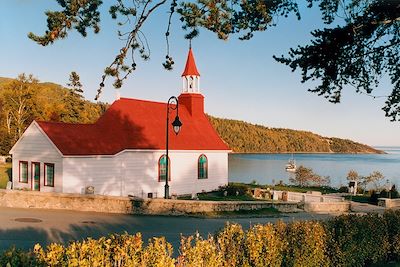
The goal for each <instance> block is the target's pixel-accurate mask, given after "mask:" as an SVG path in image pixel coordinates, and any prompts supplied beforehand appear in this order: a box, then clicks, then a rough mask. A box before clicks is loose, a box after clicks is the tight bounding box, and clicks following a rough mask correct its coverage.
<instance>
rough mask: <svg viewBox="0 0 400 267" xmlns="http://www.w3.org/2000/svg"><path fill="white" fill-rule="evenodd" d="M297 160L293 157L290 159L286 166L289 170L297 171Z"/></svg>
mask: <svg viewBox="0 0 400 267" xmlns="http://www.w3.org/2000/svg"><path fill="white" fill-rule="evenodd" d="M296 168H297V167H296V161H295V160H294V159H293V155H292V158H291V159H289V160H288V163H287V164H286V166H285V169H286V171H287V172H295V171H296Z"/></svg>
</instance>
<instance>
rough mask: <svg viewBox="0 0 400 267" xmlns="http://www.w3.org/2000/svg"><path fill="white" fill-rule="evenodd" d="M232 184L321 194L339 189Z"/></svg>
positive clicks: (336, 191) (335, 191)
mask: <svg viewBox="0 0 400 267" xmlns="http://www.w3.org/2000/svg"><path fill="white" fill-rule="evenodd" d="M230 184H233V185H245V186H247V187H251V188H255V187H259V188H270V189H274V190H278V191H290V192H298V193H306V192H307V191H318V192H321V193H322V194H330V193H338V192H339V190H338V189H336V188H333V187H329V186H304V187H300V186H297V185H274V186H272V185H258V184H245V183H230Z"/></svg>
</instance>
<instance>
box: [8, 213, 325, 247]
mask: <svg viewBox="0 0 400 267" xmlns="http://www.w3.org/2000/svg"><path fill="white" fill-rule="evenodd" d="M331 216H332V215H322V214H310V213H303V212H301V213H292V214H285V215H283V216H281V217H280V218H276V217H275V218H235V219H233V218H230V219H204V218H193V217H167V216H137V215H121V214H105V213H94V212H77V211H60V210H40V209H16V208H0V250H2V249H6V248H8V247H10V246H13V245H15V246H16V247H18V248H24V249H30V248H33V246H34V244H36V243H40V244H42V245H47V244H49V243H52V242H61V243H68V241H70V240H80V239H83V238H86V237H93V238H97V237H100V236H103V235H108V234H111V233H123V232H125V231H126V232H128V233H131V234H132V233H136V232H141V233H142V236H143V239H144V240H148V239H149V238H151V237H153V236H165V237H166V238H167V240H168V241H169V242H171V243H172V244H173V246H174V247H175V248H178V247H179V238H180V235H181V234H183V235H191V234H194V233H195V232H196V231H198V232H199V233H200V234H201V235H203V236H206V235H207V234H208V233H211V234H213V233H214V232H215V231H217V230H218V229H220V228H222V227H223V226H224V224H225V223H226V222H227V221H231V222H236V223H240V224H242V225H243V227H245V228H248V227H249V226H250V225H252V224H257V223H267V222H275V221H277V220H278V219H282V220H284V221H293V220H314V219H326V218H329V217H331Z"/></svg>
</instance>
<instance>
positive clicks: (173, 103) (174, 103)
mask: <svg viewBox="0 0 400 267" xmlns="http://www.w3.org/2000/svg"><path fill="white" fill-rule="evenodd" d="M170 110H176V116H175V120H174V121H173V122H172V127H173V130H174V132H175V134H176V135H178V133H179V131H180V130H181V127H182V122H181V121H180V120H179V116H178V115H179V103H178V98H176V97H175V96H171V97H170V98H169V99H168V103H167V138H166V140H167V144H166V153H165V154H166V157H167V159H166V165H165V173H166V174H165V188H164V198H165V199H168V198H169V185H168V178H169V177H168V176H169V175H168V174H169V172H168V169H169V158H168V145H169V143H168V141H169V139H168V136H169V135H168V127H169V111H170Z"/></svg>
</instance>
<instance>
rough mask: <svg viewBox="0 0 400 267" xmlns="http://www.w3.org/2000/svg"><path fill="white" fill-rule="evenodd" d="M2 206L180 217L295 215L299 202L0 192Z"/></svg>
mask: <svg viewBox="0 0 400 267" xmlns="http://www.w3.org/2000/svg"><path fill="white" fill-rule="evenodd" d="M0 206H1V207H10V208H38V209H64V210H76V211H94V212H106V213H124V214H154V215H156V214H158V215H181V214H196V213H208V212H218V211H239V210H258V209H264V208H270V207H275V208H276V209H278V210H279V211H281V212H294V211H296V209H297V204H296V203H283V202H275V203H272V202H267V201H195V200H172V199H168V200H165V199H146V200H140V199H132V198H129V197H112V196H101V195H80V194H61V193H44V192H32V191H18V190H15V191H14V190H4V189H0Z"/></svg>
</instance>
